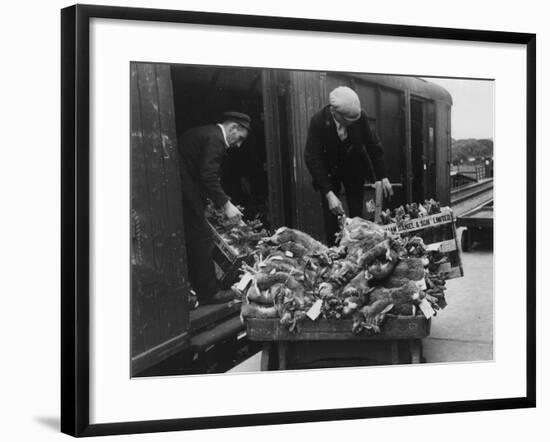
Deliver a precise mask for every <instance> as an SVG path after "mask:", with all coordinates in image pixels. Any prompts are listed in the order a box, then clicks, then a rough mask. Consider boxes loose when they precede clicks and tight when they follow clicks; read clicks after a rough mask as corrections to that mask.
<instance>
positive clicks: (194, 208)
mask: <svg viewBox="0 0 550 442" xmlns="http://www.w3.org/2000/svg"><path fill="white" fill-rule="evenodd" d="M204 208H205V206H204V202H202V201H201V200H200V199H199V198H195V197H193V196H190V195H187V196H186V195H184V196H183V223H184V231H185V246H186V249H187V268H188V271H189V282H190V283H191V287H192V288H193V289H194V290H195V292H197V297H198V299H199V301H202V302H205V301H207V300H208V299H209V298H211V297H212V296H213V295H214V294H215V293H216V291H217V281H216V271H215V268H214V260H213V258H212V252H213V250H214V240H213V238H212V231H211V230H210V226H209V225H208V223H207V222H206V218H205V216H204Z"/></svg>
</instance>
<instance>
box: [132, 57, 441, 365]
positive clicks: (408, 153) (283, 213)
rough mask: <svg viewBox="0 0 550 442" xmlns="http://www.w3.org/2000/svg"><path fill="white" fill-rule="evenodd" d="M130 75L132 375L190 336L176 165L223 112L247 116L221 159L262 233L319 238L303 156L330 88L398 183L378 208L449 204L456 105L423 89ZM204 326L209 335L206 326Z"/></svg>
mask: <svg viewBox="0 0 550 442" xmlns="http://www.w3.org/2000/svg"><path fill="white" fill-rule="evenodd" d="M130 76H131V93H130V98H131V143H130V144H131V163H132V164H131V166H132V169H131V170H132V185H131V189H132V190H131V192H132V195H131V200H132V211H131V223H132V250H131V257H132V351H131V353H132V354H131V357H132V374H133V375H140V374H143V373H147V372H148V370H150V369H151V367H154V366H158V365H159V363H162V362H163V361H165V360H166V359H168V358H173V357H175V355H178V354H183V353H185V352H184V350H185V349H186V348H189V346H190V345H191V340H192V336H193V330H192V328H193V327H192V324H193V320H192V318H191V319H190V317H191V316H192V315H193V313H191V314H190V311H189V306H188V302H187V293H188V290H189V287H188V286H187V284H186V280H187V277H186V256H185V238H184V236H183V223H184V222H185V220H184V219H183V214H182V211H181V206H180V189H179V164H178V156H177V140H178V135H179V134H181V133H182V132H183V131H185V130H186V129H188V128H191V127H194V126H198V125H201V124H208V123H212V122H217V121H218V118H219V115H220V114H221V113H222V112H223V111H226V110H236V111H242V112H246V113H248V114H249V115H250V116H251V117H252V121H253V122H252V132H251V134H250V136H249V138H248V139H247V141H246V142H245V143H244V144H243V146H241V148H240V149H234V150H233V149H232V150H229V152H228V155H227V157H226V160H225V161H224V166H223V170H222V184H223V186H224V189H226V191H227V193H228V194H229V195H230V196H231V198H232V200H233V201H234V202H236V203H238V204H240V205H242V206H243V207H244V209H245V213H246V214H247V216H250V217H253V216H258V217H260V218H261V219H262V220H263V221H264V223H265V224H266V226H268V227H269V228H272V229H273V228H277V227H279V226H282V225H287V226H292V227H295V228H298V229H301V230H303V231H305V232H307V233H309V234H311V235H313V236H314V237H316V238H319V239H321V238H324V232H323V225H322V222H321V221H320V220H321V219H322V216H321V205H320V198H319V195H318V193H317V192H316V191H315V190H314V189H313V187H312V184H311V178H310V175H309V172H308V170H307V169H306V167H305V162H304V155H303V153H304V147H305V141H306V137H307V129H308V125H309V120H310V118H311V116H312V115H313V114H314V113H315V112H316V111H317V110H319V109H320V108H321V107H322V106H324V105H325V104H326V103H327V101H328V94H329V92H330V91H331V90H332V88H334V87H336V86H340V85H345V86H349V87H351V88H353V89H354V90H355V91H356V92H357V93H358V95H359V97H360V99H361V104H362V106H363V108H364V109H365V111H366V112H367V115H368V117H369V121H370V124H371V125H372V127H373V128H374V129H375V130H376V132H377V134H378V135H379V137H380V139H381V141H382V144H383V146H384V150H385V155H386V163H387V168H388V174H389V179H390V181H391V182H392V183H394V184H396V186H395V187H394V189H395V192H396V193H395V196H394V198H393V199H392V200H391V201H389V202H386V204H389V205H390V206H398V205H400V204H402V203H405V202H410V201H421V200H424V199H426V198H432V197H433V198H435V199H437V200H439V201H441V203H442V204H444V205H446V204H449V201H450V149H451V135H450V134H451V127H450V121H451V119H450V116H451V106H452V99H451V96H450V95H449V93H448V92H447V91H446V90H445V89H443V88H442V87H440V86H438V85H435V84H433V83H430V82H429V81H426V80H424V79H421V78H415V77H403V76H388V75H376V74H357V73H342V72H318V71H315V72H312V71H294V70H281V69H262V68H249V67H247V68H239V67H218V66H196V65H169V64H158V63H141V62H140V63H132V64H131V66H130ZM195 314H196V313H195ZM232 314H233V315H234V314H235V311H233V312H232ZM227 315H229V313H227ZM213 317H216V321H218V320H220V318H221V317H223V315H221V314H220V313H219V312H218V313H216V314H213ZM201 318H202V319H201V324H202V326H207V325H208V321H209V319H208V315H203V316H201ZM212 321H214V319H212Z"/></svg>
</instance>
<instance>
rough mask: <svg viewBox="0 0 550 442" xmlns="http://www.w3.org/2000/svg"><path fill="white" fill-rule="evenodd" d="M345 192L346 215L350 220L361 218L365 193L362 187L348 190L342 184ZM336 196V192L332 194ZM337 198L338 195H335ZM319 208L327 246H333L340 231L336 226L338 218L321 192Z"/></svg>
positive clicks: (337, 225)
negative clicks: (321, 211)
mask: <svg viewBox="0 0 550 442" xmlns="http://www.w3.org/2000/svg"><path fill="white" fill-rule="evenodd" d="M335 188H337V187H335ZM344 188H345V190H346V203H347V205H348V213H347V215H348V216H349V217H351V218H353V217H356V216H363V195H364V193H365V191H364V188H363V187H362V186H353V187H351V188H348V187H347V186H346V185H345V184H344ZM334 193H335V194H336V192H334ZM336 196H337V197H338V198H340V195H338V194H336ZM321 206H322V208H323V220H324V223H325V238H326V241H327V244H328V245H329V246H333V245H334V244H335V240H336V234H337V233H338V232H339V231H340V226H339V224H338V217H337V216H336V215H333V213H332V212H331V211H330V210H329V208H328V201H327V197H326V195H324V194H323V192H321Z"/></svg>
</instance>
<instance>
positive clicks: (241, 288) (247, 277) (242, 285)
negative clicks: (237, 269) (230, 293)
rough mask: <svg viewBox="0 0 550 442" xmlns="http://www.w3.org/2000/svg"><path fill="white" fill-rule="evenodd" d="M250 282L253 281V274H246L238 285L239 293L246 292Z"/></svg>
mask: <svg viewBox="0 0 550 442" xmlns="http://www.w3.org/2000/svg"><path fill="white" fill-rule="evenodd" d="M250 281H252V274H250V273H246V274H245V275H244V276H243V277H242V278H241V280H240V281H239V283H238V284H237V286H236V288H237V290H238V291H239V292H244V291H245V290H246V288H247V287H248V284H250Z"/></svg>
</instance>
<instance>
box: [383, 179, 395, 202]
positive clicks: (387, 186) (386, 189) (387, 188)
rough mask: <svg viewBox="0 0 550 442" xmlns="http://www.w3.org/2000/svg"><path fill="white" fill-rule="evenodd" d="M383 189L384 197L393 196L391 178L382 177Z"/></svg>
mask: <svg viewBox="0 0 550 442" xmlns="http://www.w3.org/2000/svg"><path fill="white" fill-rule="evenodd" d="M382 191H383V193H384V198H391V197H392V196H393V189H392V188H391V183H390V180H388V179H387V178H382Z"/></svg>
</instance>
